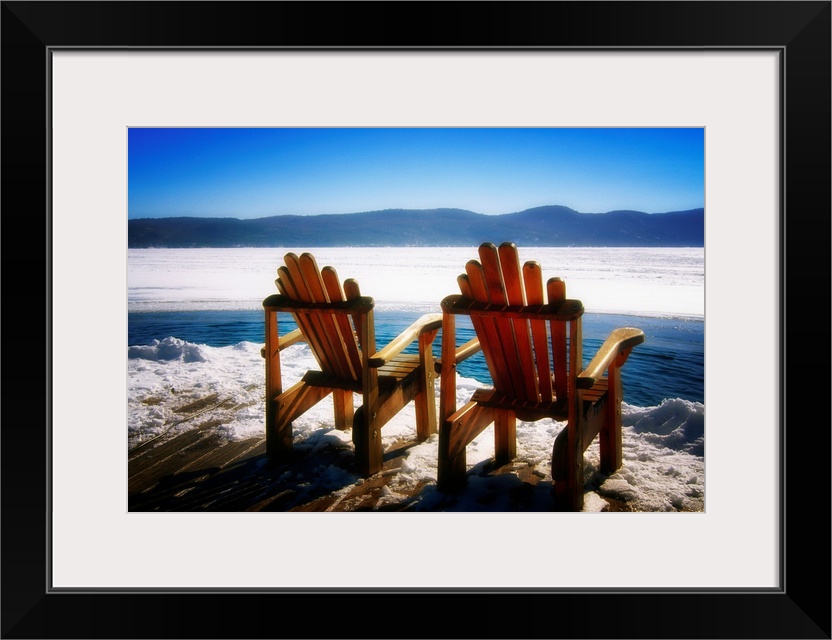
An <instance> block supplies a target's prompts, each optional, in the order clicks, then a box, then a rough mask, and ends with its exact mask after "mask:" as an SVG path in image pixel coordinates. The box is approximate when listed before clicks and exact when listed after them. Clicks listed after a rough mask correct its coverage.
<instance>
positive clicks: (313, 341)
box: [275, 267, 332, 372]
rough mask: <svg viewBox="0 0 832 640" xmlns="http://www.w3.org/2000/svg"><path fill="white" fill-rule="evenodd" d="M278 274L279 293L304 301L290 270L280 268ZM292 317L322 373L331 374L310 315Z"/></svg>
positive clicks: (295, 314)
mask: <svg viewBox="0 0 832 640" xmlns="http://www.w3.org/2000/svg"><path fill="white" fill-rule="evenodd" d="M277 274H278V278H277V280H275V284H277V289H278V291H280V293H281V294H283V295H284V296H286V297H287V298H291V299H292V300H303V298H302V297H301V295H300V294H299V293H298V290H297V287H296V286H295V282H294V281H293V279H292V275H291V273H289V270H288V269H287V268H286V267H278V269H277ZM301 284H303V283H301ZM292 317H293V318H294V319H295V323H297V325H298V328H299V329H300V330H301V331H302V332H303V335H304V336H306V341H307V342H308V343H309V347H310V349H311V350H312V355H313V356H315V360H316V361H317V363H318V366H319V367H320V368H321V370H322V371H327V372H331V371H332V367H331V366H330V364H329V360H328V359H327V358H326V350H325V349H324V348H323V347H322V346H321V344H320V338H319V336H318V331H317V330H316V328H315V327H314V326H313V325H312V318H311V317H310V316H309V314H308V313H293V314H292Z"/></svg>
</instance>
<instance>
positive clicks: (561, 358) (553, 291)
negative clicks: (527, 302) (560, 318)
mask: <svg viewBox="0 0 832 640" xmlns="http://www.w3.org/2000/svg"><path fill="white" fill-rule="evenodd" d="M546 289H547V293H548V296H549V303H550V304H551V303H553V302H560V301H561V300H566V283H565V282H564V281H563V280H561V279H560V278H550V279H549V281H548V282H547V283H546ZM551 331H552V359H553V360H554V369H555V396H556V397H557V398H558V400H565V399H566V398H567V395H568V394H567V392H568V389H569V384H568V382H569V381H568V378H567V372H568V371H569V359H568V355H567V353H568V352H567V350H566V323H565V322H554V321H553V322H552V323H551Z"/></svg>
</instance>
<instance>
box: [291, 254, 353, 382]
mask: <svg viewBox="0 0 832 640" xmlns="http://www.w3.org/2000/svg"><path fill="white" fill-rule="evenodd" d="M300 269H301V272H302V273H303V278H304V280H305V281H306V287H307V289H308V291H309V294H310V296H311V297H312V301H313V302H317V303H321V304H325V303H328V302H330V299H329V296H328V295H327V293H326V290H325V289H324V281H323V277H322V276H321V271H320V269H318V264H317V262H316V261H315V257H314V256H313V255H312V254H311V253H303V254H301V256H300ZM316 315H317V316H318V321H319V322H320V325H321V329H322V330H323V331H324V334H325V335H326V338H327V343H328V344H329V349H330V361H331V363H332V365H333V366H334V367H335V369H336V370H337V371H338V372H339V375H340V376H341V377H342V378H346V379H352V380H355V379H357V378H356V372H355V370H354V369H353V368H352V363H351V362H350V361H349V358H348V356H347V352H346V343H345V342H344V340H343V338H342V336H341V331H340V328H339V325H338V321H337V320H336V319H335V316H334V315H332V314H329V313H325V312H321V313H318V314H316Z"/></svg>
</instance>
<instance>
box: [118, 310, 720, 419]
mask: <svg viewBox="0 0 832 640" xmlns="http://www.w3.org/2000/svg"><path fill="white" fill-rule="evenodd" d="M419 315H420V314H418V313H406V312H394V311H378V310H377V311H376V313H375V320H376V343H377V344H378V345H379V347H381V346H383V345H385V344H386V343H387V342H389V341H390V340H391V339H392V338H394V337H395V336H396V335H398V333H399V332H400V331H401V330H402V329H404V328H406V327H407V326H408V325H410V323H411V322H413V321H414V320H415V319H416V318H417V317H418V316H419ZM263 321H264V314H263V312H262V311H165V312H142V313H130V314H128V331H127V332H128V346H133V345H146V344H151V343H152V341H153V340H154V339H158V340H162V339H164V338H167V337H169V336H173V337H175V338H180V339H182V340H186V341H188V342H193V343H196V344H205V345H208V346H212V347H223V346H229V345H233V344H237V343H238V342H256V343H262V342H263V339H264V323H263ZM625 326H632V327H638V328H640V329H642V330H643V331H644V334H645V341H644V343H643V344H641V345H639V346H637V347H636V348H635V349H634V350H633V352H632V353H631V354H630V357H629V359H628V360H627V363H626V365H625V366H624V367H623V369H622V373H621V376H622V382H623V385H624V400H625V402H627V403H628V404H632V405H637V406H641V407H649V406H655V405H658V404H660V403H661V401H662V400H664V399H665V398H682V399H684V400H690V401H694V402H703V403H704V401H705V324H704V322H703V321H702V320H684V319H673V318H645V317H637V316H629V315H627V316H625V315H612V314H597V313H596V314H592V313H587V314H585V315H584V316H583V333H584V349H583V353H584V362H585V364H586V363H588V362H589V359H590V358H591V357H592V356H593V355H594V353H595V352H596V351H597V349H598V347H600V346H601V344H602V342H603V341H604V339H605V338H606V337H607V335H608V334H609V332H610V331H611V330H612V329H614V328H616V327H625ZM292 328H294V324H293V323H292V322H291V320H290V318H289V317H288V316H283V317H281V333H284V332H286V331H289V330H291V329H292ZM473 335H474V334H473V331H472V330H471V329H470V325H467V326H466V324H465V322H464V319H463V318H460V319H459V326H458V329H457V343H458V344H461V343H463V342H465V341H466V340H468V339H470V338H472V337H473ZM434 352H435V353H436V354H437V355H438V353H439V339H437V341H436V342H435V343H434ZM459 372H460V374H461V375H462V376H465V377H470V378H475V379H477V380H480V381H483V382H484V383H488V382H489V381H490V377H489V375H488V369H487V368H486V365H485V360H484V359H483V357H482V354H478V355H476V356H474V357H472V358H470V359H468V360H466V361H465V362H463V363H461V364H460V367H459Z"/></svg>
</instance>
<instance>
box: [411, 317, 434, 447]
mask: <svg viewBox="0 0 832 640" xmlns="http://www.w3.org/2000/svg"><path fill="white" fill-rule="evenodd" d="M435 336H436V331H430V332H428V333H423V334H422V335H420V336H419V391H418V392H417V393H416V397H415V398H414V407H415V409H416V439H417V440H418V441H419V442H424V441H425V440H427V439H428V438H429V437H430V436H431V435H432V434H434V433H436V390H435V389H434V382H433V381H434V370H433V363H434V359H433V352H432V351H431V345H432V344H433V340H434V338H435Z"/></svg>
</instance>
